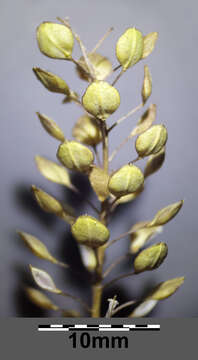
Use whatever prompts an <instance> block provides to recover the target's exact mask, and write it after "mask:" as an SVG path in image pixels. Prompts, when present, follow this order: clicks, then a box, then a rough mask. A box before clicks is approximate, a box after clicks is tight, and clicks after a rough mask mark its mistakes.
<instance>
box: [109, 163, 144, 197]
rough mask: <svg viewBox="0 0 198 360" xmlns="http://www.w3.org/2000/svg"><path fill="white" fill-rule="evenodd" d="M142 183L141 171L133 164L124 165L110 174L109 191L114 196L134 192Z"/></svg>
mask: <svg viewBox="0 0 198 360" xmlns="http://www.w3.org/2000/svg"><path fill="white" fill-rule="evenodd" d="M143 183H144V176H143V174H142V171H141V170H140V169H139V168H138V167H137V166H135V165H124V166H123V167H121V168H120V169H119V170H117V171H116V172H115V173H114V174H113V175H111V177H110V180H109V185H108V186H109V191H110V193H112V194H113V195H115V196H116V197H120V196H124V195H128V194H131V193H134V192H136V191H137V190H138V189H139V188H140V187H141V186H142V185H143Z"/></svg>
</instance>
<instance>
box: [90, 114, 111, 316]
mask: <svg viewBox="0 0 198 360" xmlns="http://www.w3.org/2000/svg"><path fill="white" fill-rule="evenodd" d="M100 126H101V132H102V149H103V168H104V170H106V171H107V172H108V169H109V146H108V131H107V127H106V123H105V122H104V121H103V122H102V123H101V122H100ZM107 215H108V200H105V201H103V202H102V203H101V211H100V214H99V220H100V221H101V222H102V223H103V224H104V225H105V226H106V225H107ZM105 249H106V245H104V246H100V247H99V248H98V249H97V250H96V256H97V266H96V271H95V283H94V284H93V286H92V309H91V316H92V317H94V318H98V317H100V316H101V302H102V293H103V285H102V280H103V264H104V257H105Z"/></svg>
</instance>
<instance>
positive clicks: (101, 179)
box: [19, 18, 184, 318]
mask: <svg viewBox="0 0 198 360" xmlns="http://www.w3.org/2000/svg"><path fill="white" fill-rule="evenodd" d="M58 21H59V22H60V23H52V22H44V23H42V24H41V25H39V26H38V28H37V42H38V46H39V49H40V51H41V52H42V53H43V54H44V55H46V56H48V57H50V58H53V59H62V60H66V62H67V61H70V62H72V63H74V66H75V68H76V70H77V75H78V76H79V77H80V78H81V79H83V80H84V81H86V82H88V86H86V88H85V90H84V94H83V96H82V97H81V96H80V95H79V94H78V93H77V92H76V91H73V90H71V89H70V87H69V86H68V85H67V83H66V82H65V81H64V80H63V79H61V78H60V77H59V76H58V75H55V74H53V73H51V72H48V71H46V70H43V69H40V68H37V67H35V68H33V71H34V73H35V75H36V77H37V79H38V80H39V81H40V82H41V83H42V84H43V85H44V87H45V88H46V89H47V90H49V91H51V92H55V93H60V94H63V95H64V100H63V103H70V102H74V103H76V104H77V106H80V107H81V108H82V116H81V117H80V118H79V119H78V120H77V122H76V124H75V125H74V127H73V133H72V135H73V137H74V140H69V139H66V138H65V135H64V133H63V131H62V130H61V129H60V127H59V126H58V125H57V124H56V123H55V122H54V121H53V120H52V119H51V118H49V117H48V116H46V115H44V114H40V113H37V115H38V118H39V120H40V122H41V124H42V126H43V127H44V129H45V130H46V131H47V132H48V133H49V135H51V136H52V137H54V138H56V139H57V140H58V141H59V145H58V148H57V158H58V160H59V161H60V163H61V164H57V163H55V162H52V161H49V160H48V159H46V158H44V157H41V156H36V158H35V160H36V164H37V167H38V169H39V171H40V172H41V174H42V175H43V176H44V177H46V178H47V179H48V180H50V181H52V182H55V183H58V184H61V185H63V186H65V187H67V188H68V191H73V192H75V193H76V194H78V195H79V190H78V188H76V187H75V186H74V185H73V184H72V182H71V179H70V172H77V173H83V174H85V175H86V176H87V177H88V179H89V182H90V184H91V187H92V189H93V191H94V192H95V194H96V196H97V198H98V200H99V202H100V208H99V207H98V208H97V207H96V206H95V204H93V203H92V202H91V201H89V200H88V199H87V203H88V204H89V206H91V207H92V209H93V210H94V211H95V213H96V217H93V216H90V215H88V214H82V215H80V216H79V217H76V216H75V210H74V209H72V208H71V207H70V206H66V205H65V204H63V203H62V202H60V201H59V200H57V199H55V198H54V197H53V196H52V195H50V194H48V193H46V192H45V191H43V190H42V189H40V188H38V187H36V186H32V191H33V194H34V197H35V199H36V201H37V203H38V205H39V206H40V207H41V208H42V209H43V210H44V211H46V212H48V213H52V214H54V215H56V216H58V217H59V218H61V219H62V220H63V221H66V222H67V223H68V224H69V226H70V228H71V233H72V235H73V241H76V242H77V244H78V246H79V250H80V253H81V256H82V261H83V264H84V266H85V267H86V268H87V270H88V271H90V272H91V273H92V281H91V283H90V286H91V288H92V299H88V300H87V301H86V302H84V301H83V300H81V299H80V298H77V297H75V296H73V295H71V294H70V293H67V292H65V291H63V290H60V289H59V288H58V287H57V286H56V285H55V283H54V281H53V279H52V278H51V276H50V275H49V274H48V273H47V272H45V271H44V270H42V269H38V268H36V267H33V266H31V265H30V270H31V274H32V276H33V278H34V280H35V282H36V284H37V285H38V286H39V287H40V288H42V289H44V290H47V291H48V292H53V293H56V294H59V295H63V296H66V297H70V298H72V299H73V300H74V301H77V302H79V303H80V305H81V306H82V312H81V314H79V313H77V312H76V311H73V310H67V311H66V310H63V309H60V307H59V306H58V305H57V304H54V303H53V302H52V301H51V300H50V299H49V298H48V297H47V296H46V295H45V294H44V293H43V292H41V291H40V290H37V289H34V288H31V287H28V288H27V289H26V292H27V295H28V297H29V298H30V300H31V301H33V302H34V303H35V304H37V305H38V306H40V307H41V308H44V309H52V310H54V311H57V310H62V311H63V315H64V316H71V317H75V316H76V317H78V316H79V317H80V316H91V317H96V318H97V317H100V316H101V299H102V296H103V290H104V288H106V287H108V286H111V285H112V284H113V283H114V282H116V281H118V280H120V279H122V278H125V277H128V276H136V275H137V276H138V274H140V273H141V272H144V271H151V270H154V269H156V268H158V267H159V266H160V265H161V264H162V263H163V262H164V260H165V258H166V256H167V253H168V247H167V245H166V244H165V243H164V242H158V243H155V244H154V245H152V246H150V247H146V248H144V249H142V248H143V247H145V245H147V243H148V241H149V240H150V239H151V238H152V237H153V236H155V235H157V234H158V233H160V232H161V231H162V229H163V226H164V225H165V224H166V223H167V222H168V221H170V220H171V219H172V218H173V217H174V216H175V215H176V214H177V213H178V212H179V211H180V209H181V207H182V205H183V201H178V202H176V203H173V204H171V205H168V206H166V207H164V208H163V209H161V210H159V211H158V212H157V213H156V214H155V215H154V217H153V218H152V219H151V220H150V221H141V222H139V223H137V224H134V225H133V226H132V227H131V229H129V230H128V231H127V232H126V233H124V234H121V235H118V237H117V238H115V239H111V237H110V231H109V229H108V224H109V220H110V218H111V217H112V214H113V211H114V210H115V208H116V207H117V206H119V205H120V204H122V203H127V202H130V201H133V200H134V199H135V198H136V197H138V196H139V195H140V194H141V192H142V191H143V190H144V182H145V180H146V179H147V177H148V176H150V175H152V174H153V173H154V172H156V171H157V170H159V169H160V167H161V166H162V164H163V162H164V158H165V145H166V142H167V130H166V127H165V126H164V125H163V124H156V125H153V123H154V121H155V119H156V105H154V104H151V105H150V106H149V107H148V108H147V109H145V111H144V113H143V115H142V117H141V118H140V120H139V121H138V123H137V125H136V126H135V127H134V129H133V130H132V131H131V133H130V134H129V135H128V137H127V138H126V139H124V140H123V141H122V142H121V144H120V145H119V146H118V147H117V148H116V149H115V150H114V151H113V153H112V154H109V145H108V144H109V140H110V135H111V132H112V131H114V130H116V128H117V127H118V126H119V124H120V123H121V122H122V121H124V120H125V119H126V118H128V117H129V116H132V115H133V114H134V113H135V112H137V111H138V110H140V109H141V108H143V107H144V105H145V104H146V103H147V101H148V99H149V97H150V95H151V92H152V79H151V74H150V71H149V68H148V66H147V65H145V66H144V79H143V84H142V91H141V97H142V102H141V103H140V104H139V105H138V106H137V107H136V108H135V109H132V110H131V111H129V112H128V113H127V114H126V115H124V116H123V117H121V118H120V119H119V120H117V121H115V122H114V123H113V125H112V126H108V118H109V117H110V115H111V114H113V113H114V112H115V111H116V110H117V109H118V107H119V105H120V94H119V92H118V90H117V89H116V87H115V85H116V83H117V81H118V80H119V78H120V77H121V76H124V74H125V72H126V71H127V72H129V71H130V69H131V68H133V67H134V66H135V64H136V63H138V62H140V61H141V60H143V59H145V58H147V57H148V55H150V54H151V52H152V51H153V49H154V47H155V43H156V41H157V38H158V33H157V32H152V33H149V34H148V35H146V36H143V35H142V33H141V32H140V31H139V30H137V29H136V28H134V27H133V28H132V27H131V28H128V29H127V30H126V31H125V32H124V33H123V34H122V35H121V36H120V37H119V39H118V41H117V43H116V58H117V60H118V65H117V66H116V67H115V68H113V67H112V64H111V62H110V61H109V60H108V59H107V58H106V57H104V56H102V55H100V54H99V53H98V52H97V50H98V48H99V46H100V45H101V44H102V42H103V41H104V40H105V38H106V37H107V36H108V35H109V33H110V32H111V31H112V30H113V29H112V28H111V29H109V31H108V32H107V33H106V34H105V35H104V37H103V38H102V39H101V40H100V41H99V42H98V43H97V45H96V46H95V48H94V49H93V50H92V51H91V52H87V50H86V48H85V46H84V45H83V43H82V41H81V39H80V37H79V36H78V35H77V34H76V33H75V32H74V31H73V29H72V28H71V26H70V23H69V21H68V20H62V19H60V18H58ZM74 41H76V42H77V43H78V44H79V46H80V50H81V53H82V54H81V57H80V58H79V60H76V59H74V58H73V56H72V50H73V45H74ZM114 74H115V75H114ZM116 74H118V75H116ZM109 75H114V81H113V83H112V84H110V83H109V82H107V80H106V79H107V78H108V76H109ZM134 137H136V141H135V150H136V152H137V157H136V158H135V159H134V160H132V161H130V162H129V163H127V164H123V166H122V167H121V168H119V169H117V170H116V171H114V172H112V171H111V167H110V164H111V161H112V160H113V158H114V157H115V156H116V155H117V153H118V151H119V150H120V148H121V147H122V146H124V144H125V143H126V142H127V141H129V140H131V139H133V138H134ZM99 143H102V156H101V154H100V152H99V150H98V147H97V145H98V144H99ZM144 158H147V162H146V165H145V167H144V171H142V170H141V169H140V168H139V167H138V166H137V162H138V161H141V160H142V159H144ZM19 236H20V238H21V239H22V240H23V241H24V242H25V244H26V245H27V246H28V247H29V249H30V250H31V251H32V252H33V253H34V254H35V255H36V256H38V257H40V258H42V259H44V260H48V261H50V262H52V263H54V264H58V265H60V266H63V267H65V268H68V267H69V265H68V264H65V263H62V262H60V261H59V260H57V259H56V258H55V257H54V256H53V255H51V253H50V252H49V251H48V249H47V247H46V246H45V245H44V244H43V242H41V241H40V240H39V239H37V238H36V237H35V236H34V235H30V234H28V233H25V232H22V231H20V232H19ZM127 236H128V237H130V247H129V251H128V253H127V254H124V255H122V256H121V257H119V258H117V259H115V260H114V262H113V263H112V264H111V265H110V266H109V267H108V268H106V269H104V259H105V252H106V251H107V250H108V248H109V247H111V246H113V244H114V243H115V242H117V241H119V240H120V239H122V238H124V237H127ZM135 254H137V255H136V256H135V260H134V263H133V271H132V272H130V273H127V274H122V275H120V276H118V277H117V278H115V279H113V280H111V281H110V282H108V280H106V279H107V277H108V275H109V273H110V272H111V270H113V269H114V268H115V267H116V266H117V265H118V264H119V263H120V262H121V261H123V260H124V259H125V260H126V259H127V257H130V256H131V257H132V255H133V256H134V255H135ZM66 271H67V270H66ZM183 281H184V278H183V277H177V278H173V279H169V280H167V281H164V282H161V283H160V284H158V285H157V286H156V287H155V288H154V289H153V290H152V291H151V292H150V293H149V294H147V296H146V297H144V298H143V299H138V300H134V299H132V300H131V301H128V302H127V303H124V304H120V305H119V302H118V301H119V298H118V299H116V295H115V296H114V297H113V298H112V299H105V301H106V305H107V309H106V317H112V316H114V315H115V314H116V313H119V311H120V310H121V309H123V308H125V307H130V306H131V305H132V304H133V311H132V313H130V315H129V317H142V316H145V315H147V314H148V313H149V312H150V311H151V310H152V309H153V308H154V307H155V306H156V304H157V303H158V301H160V300H163V299H165V298H167V297H169V296H170V295H172V294H173V293H175V291H176V290H177V289H178V288H179V287H180V285H181V284H182V283H183ZM136 303H137V304H136ZM118 305H119V306H118Z"/></svg>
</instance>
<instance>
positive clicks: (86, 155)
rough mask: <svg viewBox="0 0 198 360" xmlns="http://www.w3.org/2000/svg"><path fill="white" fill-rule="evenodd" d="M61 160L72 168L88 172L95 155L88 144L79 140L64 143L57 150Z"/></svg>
mask: <svg viewBox="0 0 198 360" xmlns="http://www.w3.org/2000/svg"><path fill="white" fill-rule="evenodd" d="M57 157H58V159H59V160H60V162H61V163H62V164H63V165H65V166H66V167H67V168H68V169H70V170H75V171H80V172H87V171H89V170H90V167H91V165H92V163H93V161H94V155H93V153H92V151H91V150H90V149H88V148H87V147H86V146H84V145H82V144H80V143H78V142H77V141H66V142H64V143H62V144H61V145H60V146H59V148H58V151H57Z"/></svg>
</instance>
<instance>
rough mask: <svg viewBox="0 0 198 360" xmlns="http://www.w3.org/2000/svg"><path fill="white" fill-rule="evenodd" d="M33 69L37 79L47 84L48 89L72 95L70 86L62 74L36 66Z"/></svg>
mask: <svg viewBox="0 0 198 360" xmlns="http://www.w3.org/2000/svg"><path fill="white" fill-rule="evenodd" d="M33 71H34V73H35V75H36V77H37V79H38V80H39V81H40V82H41V83H42V84H43V85H44V86H45V88H46V89H47V90H49V91H51V92H55V93H60V94H65V95H67V96H70V90H69V86H68V85H67V84H66V82H65V81H64V80H63V79H61V77H60V76H57V75H55V74H53V73H51V72H49V71H45V70H42V69H40V68H36V67H34V68H33Z"/></svg>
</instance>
